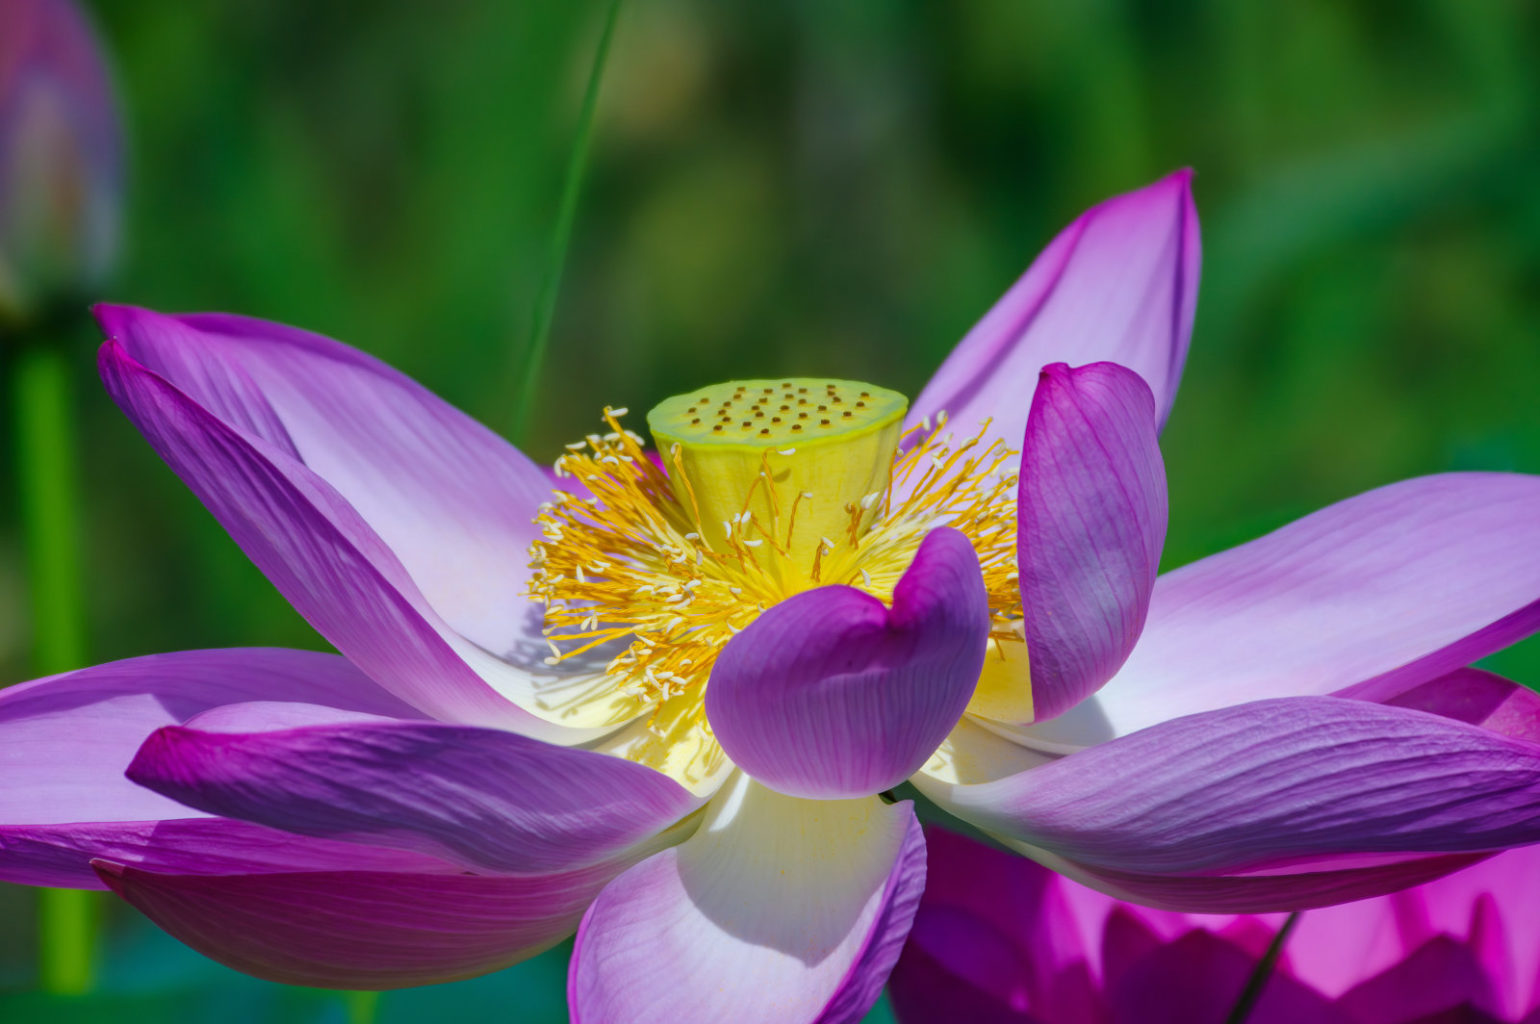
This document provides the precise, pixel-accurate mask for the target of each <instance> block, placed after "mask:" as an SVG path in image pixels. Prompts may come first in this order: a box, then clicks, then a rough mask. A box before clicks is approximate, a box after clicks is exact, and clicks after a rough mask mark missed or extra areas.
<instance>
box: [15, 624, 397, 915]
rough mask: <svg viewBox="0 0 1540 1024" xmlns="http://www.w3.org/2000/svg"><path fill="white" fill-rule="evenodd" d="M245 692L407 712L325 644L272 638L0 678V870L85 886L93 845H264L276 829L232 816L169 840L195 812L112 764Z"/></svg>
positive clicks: (327, 712) (218, 855)
mask: <svg viewBox="0 0 1540 1024" xmlns="http://www.w3.org/2000/svg"><path fill="white" fill-rule="evenodd" d="M255 698H261V699H263V700H267V701H270V702H293V705H294V706H300V704H301V702H303V706H304V707H306V708H307V709H308V713H309V714H310V715H311V716H312V718H315V717H317V716H326V717H332V718H350V717H354V716H357V715H371V716H384V717H392V718H395V717H402V718H410V717H416V715H417V712H415V711H414V710H413V709H411V708H409V707H408V706H407V705H405V704H403V703H401V701H399V700H397V699H396V698H395V697H392V696H391V695H390V694H389V693H386V692H385V691H384V690H382V689H380V688H379V687H378V686H376V685H375V684H374V683H372V682H371V681H370V680H369V679H368V678H367V677H366V676H364V675H363V673H361V672H359V671H358V670H357V669H356V668H354V667H353V666H352V665H350V664H348V662H347V661H345V660H343V659H342V658H339V657H337V656H336V655H334V654H316V653H312V652H309V651H290V650H281V649H266V648H246V649H232V650H215V651H186V652H182V653H178V654H157V655H151V656H149V657H144V658H132V659H129V660H127V661H118V662H112V663H110V664H106V665H97V666H94V667H92V668H85V669H80V670H78V671H75V672H66V673H64V674H62V675H57V676H52V677H49V678H47V679H39V680H37V681H35V682H31V683H24V684H21V685H18V686H12V687H8V688H6V689H5V690H3V691H0V878H3V879H5V880H7V881H12V882H22V883H26V884H33V885H71V886H86V887H91V888H95V887H98V886H99V885H100V883H99V882H98V881H97V879H96V876H95V874H94V873H93V872H92V871H91V870H90V867H89V866H88V861H89V860H90V858H91V857H93V856H108V855H110V856H113V857H115V858H118V859H134V860H139V859H142V858H145V857H154V858H158V859H157V861H156V862H157V863H162V864H165V863H172V862H182V861H198V860H200V859H208V858H212V859H214V860H221V861H222V860H224V859H228V858H231V857H234V858H236V859H243V858H244V859H246V860H248V861H249V860H250V858H251V857H253V856H255V857H257V858H258V859H259V860H260V859H262V858H264V857H267V856H268V855H269V852H270V851H267V850H263V849H262V847H263V845H264V844H266V845H268V846H276V845H277V844H279V843H280V842H281V839H282V837H280V836H278V835H277V834H275V833H273V832H270V831H268V830H266V829H257V828H254V827H252V826H246V825H240V826H239V827H226V826H230V825H233V824H234V823H218V824H212V823H206V824H199V825H192V824H188V825H185V826H177V829H180V831H177V835H178V838H177V839H176V840H175V841H174V842H169V843H168V842H166V841H165V840H166V836H167V835H168V830H170V831H175V830H173V829H172V828H171V825H170V824H169V823H168V822H166V821H164V820H163V819H188V818H191V819H196V818H200V817H201V815H200V814H199V813H198V812H196V811H193V810H191V809H190V808H187V807H185V806H182V805H181V804H178V803H176V802H174V801H172V800H168V799H166V798H165V797H163V796H161V795H159V794H157V793H152V792H151V791H149V790H147V789H143V788H141V787H139V786H136V785H134V784H133V783H132V782H130V781H128V779H126V778H125V777H124V775H123V772H124V769H126V768H127V767H128V764H129V762H130V761H131V760H132V759H133V756H134V752H135V751H136V750H138V749H139V745H140V744H141V743H143V742H144V739H145V737H146V736H148V735H149V734H150V733H152V732H153V731H155V730H156V729H157V728H160V727H161V726H164V725H172V724H176V723H179V722H183V721H186V720H187V719H189V718H192V717H194V716H197V715H199V714H204V713H207V712H208V711H209V710H210V709H211V708H217V707H220V706H221V705H226V704H230V703H236V702H243V701H250V700H252V699H255ZM157 836H159V837H160V838H159V840H157ZM358 855H359V856H363V854H362V853H359V854H358ZM272 856H275V857H277V858H278V859H279V861H280V862H281V863H289V864H290V866H291V867H295V866H298V867H303V866H305V865H306V864H307V863H308V862H307V861H305V860H303V859H301V860H300V861H298V862H293V861H285V860H283V858H284V857H288V856H290V854H289V853H282V852H278V851H272ZM179 858H180V860H179Z"/></svg>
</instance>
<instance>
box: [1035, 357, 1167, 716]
mask: <svg viewBox="0 0 1540 1024" xmlns="http://www.w3.org/2000/svg"><path fill="white" fill-rule="evenodd" d="M1019 493H1020V497H1019V503H1018V506H1017V515H1018V518H1017V533H1018V537H1019V546H1018V553H1019V564H1020V569H1021V601H1022V610H1023V615H1024V619H1025V629H1026V639H1027V652H1028V657H1029V658H1030V659H1031V677H1032V678H1031V687H1032V706H1033V712H1034V715H1035V717H1036V718H1037V719H1038V720H1039V721H1041V720H1043V719H1047V718H1052V717H1054V716H1055V715H1058V714H1061V713H1062V712H1064V711H1066V710H1068V709H1069V708H1070V707H1073V706H1074V705H1075V704H1078V703H1079V702H1080V701H1081V700H1082V699H1083V698H1085V697H1086V696H1088V695H1089V694H1091V693H1092V692H1094V691H1095V690H1096V689H1097V687H1099V686H1101V685H1102V684H1103V683H1105V682H1106V681H1107V680H1108V679H1110V678H1111V677H1112V674H1113V673H1114V672H1116V671H1117V670H1118V667H1119V666H1120V665H1122V664H1123V661H1124V659H1126V658H1127V657H1128V652H1129V651H1131V650H1133V647H1134V641H1136V640H1137V639H1138V638H1139V631H1140V630H1141V629H1142V628H1143V627H1144V619H1145V614H1146V613H1147V612H1148V610H1149V606H1150V591H1151V590H1152V589H1153V588H1154V586H1155V576H1156V572H1157V570H1158V568H1159V565H1160V551H1161V547H1162V546H1163V545H1164V544H1165V540H1166V511H1167V509H1166V473H1165V466H1164V464H1163V463H1162V461H1161V458H1160V447H1159V445H1158V444H1157V441H1156V422H1155V403H1154V399H1153V398H1152V396H1151V394H1150V389H1149V386H1148V385H1146V384H1145V383H1144V381H1142V380H1141V379H1139V377H1138V376H1137V375H1135V374H1134V373H1132V372H1131V371H1129V370H1126V369H1124V368H1123V367H1121V366H1118V365H1116V364H1114V363H1095V364H1092V365H1090V366H1083V367H1080V368H1079V369H1075V370H1071V369H1070V368H1069V367H1067V366H1065V365H1063V364H1062V363H1060V364H1056V365H1053V366H1050V367H1048V368H1047V369H1046V370H1044V371H1043V374H1042V380H1041V383H1039V385H1038V388H1037V393H1036V394H1035V395H1034V396H1033V398H1032V414H1031V416H1030V417H1029V418H1028V420H1027V432H1026V438H1025V440H1024V441H1023V443H1022V455H1021V484H1020V488H1019ZM1023 682H1025V681H1023Z"/></svg>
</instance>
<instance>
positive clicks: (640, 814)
mask: <svg viewBox="0 0 1540 1024" xmlns="http://www.w3.org/2000/svg"><path fill="white" fill-rule="evenodd" d="M128 776H129V778H131V779H133V780H134V781H135V782H137V783H139V784H140V785H142V786H146V787H148V788H150V789H152V790H154V791H155V792H157V793H161V794H163V795H165V796H169V797H171V798H172V799H175V800H178V801H181V802H182V803H185V804H187V805H188V806H190V807H196V808H198V809H199V810H204V811H208V812H210V813H213V814H220V815H223V816H225V817H230V818H239V819H242V820H246V821H253V822H256V823H258V824H262V825H267V826H270V827H272V828H278V829H282V830H284V831H286V832H294V833H298V834H300V835H308V836H317V837H322V838H333V839H344V840H353V841H358V842H366V843H372V844H378V845H380V846H385V847H390V848H395V849H406V850H415V851H419V852H423V853H427V854H430V855H433V856H438V857H444V858H447V859H449V860H452V861H455V862H457V863H461V864H464V865H466V866H468V867H471V868H477V869H483V870H492V871H510V872H520V873H527V872H547V871H561V870H567V869H570V868H575V867H582V866H585V865H588V864H593V863H597V862H599V861H601V860H604V859H608V858H612V857H614V856H617V855H619V854H621V853H623V852H624V851H625V850H626V849H628V848H630V847H633V846H635V845H637V844H639V843H642V842H645V841H647V840H649V839H650V838H651V837H653V836H655V835H657V834H658V833H659V832H662V831H663V830H665V829H667V828H669V827H670V826H672V825H673V824H674V823H675V822H677V821H678V820H679V819H680V818H682V817H684V816H685V815H687V814H689V813H690V812H691V811H693V810H694V809H695V808H696V807H697V806H699V801H698V800H697V799H696V798H695V797H693V796H692V795H691V794H690V793H689V792H687V791H686V790H685V789H684V788H683V787H681V786H680V785H679V784H678V783H676V782H674V781H673V780H672V779H670V778H668V777H667V776H666V775H663V774H661V773H659V772H656V771H653V770H652V769H651V768H647V767H644V766H642V765H639V764H634V763H632V762H630V761H625V760H622V759H620V758H615V757H607V756H605V755H603V754H596V753H593V752H590V751H586V750H575V749H572V748H568V747H555V746H551V745H550V744H546V743H541V742H540V741H538V740H532V739H530V738H528V737H526V736H520V735H517V734H515V733H509V732H503V731H501V730H497V729H480V728H476V727H473V726H456V725H444V724H441V723H437V722H431V723H430V722H422V723H411V722H402V723H373V722H366V723H357V724H341V725H331V726H325V725H323V726H307V727H302V728H298V729H284V730H279V731H275V732H259V733H231V732H207V731H203V730H199V729H192V728H186V727H181V726H176V727H169V728H165V729H161V730H160V731H158V732H156V733H155V734H153V735H152V736H151V737H150V738H149V740H148V741H147V742H146V743H145V745H144V747H143V748H142V749H141V750H140V751H139V754H138V755H137V756H136V757H135V758H134V761H133V763H132V764H131V765H130V766H129V769H128Z"/></svg>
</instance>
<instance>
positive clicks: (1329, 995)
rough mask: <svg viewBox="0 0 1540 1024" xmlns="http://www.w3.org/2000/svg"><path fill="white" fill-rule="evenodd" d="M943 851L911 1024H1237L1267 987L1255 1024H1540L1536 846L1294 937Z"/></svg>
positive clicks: (959, 845) (1027, 867)
mask: <svg viewBox="0 0 1540 1024" xmlns="http://www.w3.org/2000/svg"><path fill="white" fill-rule="evenodd" d="M926 842H927V845H928V849H929V853H930V873H929V878H928V881H927V883H926V888H925V895H924V897H923V898H922V899H921V901H920V910H919V913H918V914H917V915H916V916H915V922H914V927H913V929H912V930H911V931H910V933H909V941H908V944H907V945H906V946H905V947H904V952H903V955H902V956H901V957H900V958H899V962H898V966H897V967H896V968H895V969H894V971H893V976H892V979H891V981H890V992H891V995H892V999H893V1008H894V1011H895V1013H896V1015H897V1017H898V1019H899V1022H900V1024H950V1022H952V1021H968V1022H969V1024H1226V1022H1227V1021H1231V1020H1235V1019H1237V1017H1236V1015H1235V1011H1236V1009H1237V1005H1238V1004H1239V1003H1240V1002H1241V1000H1242V996H1243V993H1244V992H1245V991H1246V989H1247V987H1248V985H1252V986H1256V985H1257V983H1258V982H1261V984H1260V987H1258V988H1256V991H1255V992H1254V993H1253V994H1252V995H1251V996H1250V999H1251V1000H1252V1001H1251V1002H1250V1012H1249V1013H1247V1014H1246V1015H1245V1021H1246V1024H1520V1022H1524V1024H1530V1022H1534V1021H1540V926H1537V925H1540V849H1537V848H1534V847H1530V848H1528V849H1524V850H1514V851H1510V852H1508V853H1503V854H1499V855H1498V856H1496V857H1493V858H1491V859H1490V860H1486V861H1483V862H1482V863H1480V864H1478V865H1476V866H1474V867H1470V868H1466V869H1465V870H1463V871H1460V872H1457V873H1455V874H1453V875H1449V876H1447V877H1445V878H1441V879H1438V880H1437V881H1434V882H1428V883H1426V884H1424V885H1420V886H1417V887H1415V888H1411V889H1406V890H1403V891H1401V892H1398V893H1395V894H1393V895H1390V896H1382V897H1379V898H1376V899H1367V900H1360V901H1358V902H1356V903H1347V904H1342V905H1341V906H1335V907H1327V908H1324V909H1321V910H1309V911H1306V912H1304V914H1302V915H1301V916H1300V918H1299V920H1298V921H1296V922H1295V924H1294V925H1293V926H1292V927H1291V928H1290V929H1289V931H1288V932H1287V933H1285V934H1284V935H1283V936H1282V938H1281V939H1280V936H1279V931H1280V929H1281V928H1282V927H1283V925H1284V922H1285V920H1286V919H1285V916H1284V915H1282V914H1269V915H1263V916H1252V915H1245V916H1221V915H1209V914H1182V913H1175V912H1171V911H1161V910H1151V909H1148V908H1146V907H1141V906H1136V905H1134V904H1131V903H1123V902H1120V901H1118V900H1116V899H1113V898H1111V897H1109V896H1105V895H1103V894H1102V893H1099V892H1096V891H1094V890H1091V889H1087V888H1085V887H1084V886H1082V885H1078V884H1076V883H1075V882H1072V881H1070V880H1069V879H1067V878H1064V877H1063V876H1062V875H1058V874H1055V873H1054V872H1052V871H1049V870H1047V869H1045V868H1043V867H1042V866H1041V865H1038V864H1036V863H1034V862H1032V861H1029V860H1023V859H1021V858H1019V857H1014V856H1012V855H1010V854H1008V853H1004V852H1001V851H999V850H994V849H990V848H989V847H987V846H984V845H983V844H981V843H977V842H975V841H973V840H971V839H965V838H963V837H961V836H958V835H955V834H953V833H949V832H946V831H943V830H941V829H927V831H926ZM1275 943H1278V944H1279V945H1278V948H1277V952H1276V953H1275V954H1274V955H1275V956H1276V957H1277V959H1276V961H1275V963H1274V965H1273V966H1272V968H1271V970H1270V971H1269V970H1268V968H1267V967H1266V966H1265V964H1264V960H1265V958H1266V956H1267V954H1268V951H1269V949H1270V948H1272V947H1273V946H1274V944H1275ZM1264 978H1265V981H1263V979H1264Z"/></svg>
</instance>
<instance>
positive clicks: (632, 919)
mask: <svg viewBox="0 0 1540 1024" xmlns="http://www.w3.org/2000/svg"><path fill="white" fill-rule="evenodd" d="M924 879H925V855H924V838H923V834H922V832H921V830H920V827H919V824H918V822H917V821H915V819H914V813H913V810H912V808H911V806H910V805H909V804H908V803H900V804H894V805H891V806H890V805H886V804H883V803H881V802H880V801H879V800H877V798H875V797H867V798H864V799H862V800H858V801H807V800H800V799H796V798H792V797H786V796H782V795H780V794H777V793H775V792H773V791H771V790H768V789H766V788H764V787H762V786H759V785H758V784H757V783H754V782H752V781H751V780H749V779H747V778H746V777H744V776H739V777H738V779H737V781H736V782H735V783H734V784H733V785H731V786H729V787H727V788H725V789H724V790H723V792H722V794H721V795H719V796H718V797H717V799H716V801H715V802H714V803H713V806H712V809H711V811H710V812H709V813H708V818H707V820H706V821H705V822H704V823H703V824H702V826H701V828H700V830H699V831H697V832H696V833H695V835H694V836H692V837H691V838H690V839H689V840H687V841H686V842H685V843H684V844H683V845H681V846H679V847H676V848H674V849H672V850H665V851H664V852H662V853H660V854H657V855H655V856H653V857H650V858H648V859H647V860H645V861H643V862H642V863H641V864H638V865H637V866H636V867H634V868H632V869H630V870H629V871H627V872H626V873H625V874H623V875H621V876H620V877H619V878H617V879H616V880H615V881H614V882H612V883H611V884H610V885H609V886H608V887H606V888H605V890H604V891H603V892H602V893H600V895H599V898H598V899H596V900H595V901H594V904H593V906H592V907H591V908H590V909H589V911H588V913H587V914H586V915H585V916H584V918H583V923H582V925H581V926H580V927H579V929H578V938H577V947H576V949H575V950H574V951H573V954H572V967H571V971H570V974H569V978H568V989H567V991H568V1002H569V1004H570V1005H571V1008H572V1019H573V1021H574V1022H577V1024H609V1022H612V1021H617V1022H618V1021H624V1022H626V1024H672V1022H675V1021H696V1020H701V1021H705V1020H713V1021H714V1020H731V1021H734V1022H738V1024H756V1022H763V1024H770V1022H780V1021H787V1020H802V1021H817V1022H818V1024H843V1022H846V1021H856V1020H859V1019H860V1018H861V1016H862V1015H863V1014H864V1013H865V1012H866V1011H867V1010H868V1009H869V1008H870V1006H871V1004H872V1003H873V1002H874V1001H875V1000H876V998H877V994H878V991H879V990H880V988H881V986H882V982H883V981H884V980H885V979H886V977H887V974H888V971H889V970H890V969H891V968H892V965H893V963H894V961H895V960H896V959H897V957H898V954H899V949H900V947H901V945H902V943H903V938H904V935H905V934H906V933H907V932H908V930H909V924H910V922H911V920H912V919H913V915H914V911H915V907H916V905H917V904H918V902H919V897H920V890H921V889H922V888H923V887H924Z"/></svg>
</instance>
